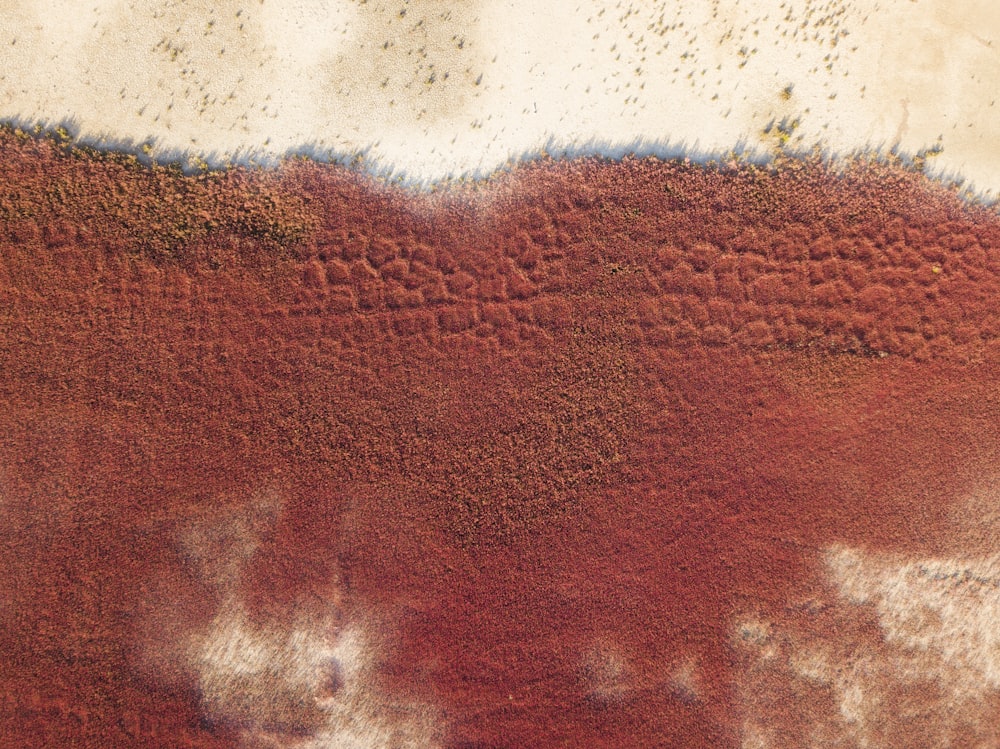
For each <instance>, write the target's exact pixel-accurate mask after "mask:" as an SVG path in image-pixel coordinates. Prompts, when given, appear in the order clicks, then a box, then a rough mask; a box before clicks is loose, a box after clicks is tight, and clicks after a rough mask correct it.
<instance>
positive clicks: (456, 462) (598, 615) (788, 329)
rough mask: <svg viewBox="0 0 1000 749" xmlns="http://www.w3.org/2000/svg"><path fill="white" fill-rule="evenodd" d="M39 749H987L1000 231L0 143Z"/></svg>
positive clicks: (11, 687) (854, 168)
mask: <svg viewBox="0 0 1000 749" xmlns="http://www.w3.org/2000/svg"><path fill="white" fill-rule="evenodd" d="M0 155H2V158H0V399H2V404H3V408H0V744H2V745H3V746H4V747H56V746H58V747H64V746H65V747H74V746H78V747H135V746H143V747H165V748H166V747H171V748H172V747H308V748H309V749H327V748H332V747H338V748H339V747H351V748H352V749H353V748H354V747H385V748H387V749H388V748H390V747H392V748H395V747H420V748H421V749H422V748H424V747H452V748H454V749H459V748H460V747H461V748H462V749H474V748H475V749H486V748H487V747H492V748H498V747H510V748H512V749H513V748H519V747H556V746H567V747H609V748H610V747H614V748H619V747H633V746H634V747H660V746H662V747H692V748H694V747H746V748H747V749H749V748H751V747H753V748H757V747H762V748H763V747H782V748H784V747H807V746H816V747H855V746H890V745H891V746H893V747H928V746H955V747H991V746H996V745H997V744H998V742H1000V720H998V718H997V716H998V715H1000V692H998V689H1000V658H998V656H997V653H998V652H1000V631H998V630H997V628H996V625H995V623H996V621H997V618H998V616H1000V555H998V552H997V548H998V546H997V539H998V537H1000V511H998V509H997V508H998V506H1000V505H998V501H997V500H998V498H1000V476H998V473H1000V472H998V471H997V466H998V461H997V457H998V456H997V452H998V448H1000V419H998V416H1000V390H998V381H1000V369H998V368H997V360H998V359H1000V308H998V305H997V300H998V299H1000V296H998V291H1000V275H998V274H1000V219H998V217H997V214H996V213H995V211H993V210H991V209H986V208H983V207H974V206H969V205H966V204H963V203H962V202H961V201H960V200H959V199H958V197H956V195H955V194H954V193H952V192H949V191H948V190H947V189H945V188H944V187H941V186H940V185H938V184H935V183H932V182H929V181H928V180H926V179H925V178H924V177H923V176H922V175H921V174H919V173H918V172H915V171H907V170H904V169H902V168H900V167H897V166H892V165H886V164H884V163H882V164H875V163H865V162H863V161H859V162H854V163H851V164H847V165H843V166H842V167H840V168H839V169H837V170H835V169H833V168H831V167H830V166H828V165H824V164H822V163H820V162H809V161H802V160H795V161H792V160H784V161H778V162H776V163H775V164H773V165H772V166H770V167H759V166H752V165H750V164H746V163H733V164H727V165H707V166H705V165H697V164H688V163H683V162H676V163H666V162H661V161H656V160H625V161H622V162H617V163H612V162H609V161H600V160H596V159H590V160H578V161H572V162H556V161H542V162H538V163H534V164H527V165H523V166H519V167H517V168H516V169H514V170H512V171H510V172H505V173H501V174H498V175H496V176H495V177H494V178H492V179H491V180H489V181H487V182H483V183H479V184H467V185H453V186H451V187H448V188H446V189H442V190H440V191H438V192H436V193H431V194H419V195H418V194H408V193H405V192H403V191H400V190H397V189H395V188H389V187H385V186H381V185H378V184H376V183H374V182H372V181H371V180H369V179H368V178H367V177H364V176H362V175H361V174H359V173H356V172H352V171H349V170H347V169H345V168H342V167H335V166H324V165H318V164H315V163H311V162H305V161H297V162H288V163H286V164H284V165H283V166H282V167H281V168H279V169H277V170H275V171H268V172H264V171H260V172H253V171H244V170H233V171H228V172H218V173H207V174H202V175H198V176H183V175H182V174H181V173H180V172H179V171H177V170H171V169H169V168H165V167H152V168H148V167H142V166H140V165H139V164H137V163H135V161H134V160H131V159H129V158H127V157H123V156H114V155H99V154H96V153H90V152H86V151H84V150H80V149H76V148H74V147H73V146H71V145H70V144H68V143H65V142H60V141H59V140H58V139H57V138H49V139H33V138H29V137H27V136H24V135H19V134H17V133H14V132H11V131H4V132H3V133H0Z"/></svg>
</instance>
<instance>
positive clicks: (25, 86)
mask: <svg viewBox="0 0 1000 749" xmlns="http://www.w3.org/2000/svg"><path fill="white" fill-rule="evenodd" d="M998 39H1000V11H997V10H996V8H995V7H993V5H992V4H990V3H988V2H985V1H983V2H978V1H977V0H965V1H964V2H961V3H946V2H944V1H943V0H936V1H935V2H920V3H916V2H908V1H907V0H883V1H881V2H874V1H873V0H865V1H860V2H839V1H838V2H830V3H823V4H821V3H818V2H810V1H806V2H803V1H801V0H798V1H795V2H779V0H759V1H758V2H754V3H747V2H736V1H735V0H725V1H720V2H715V3H694V4H685V5H676V4H672V3H662V2H661V3H654V4H639V5H633V6H628V5H625V4H622V3H617V4H613V3H611V2H600V1H595V2H585V3H583V4H580V3H570V2H556V3H549V4H545V6H544V7H542V6H539V5H538V4H537V3H532V2H528V1H527V0H519V1H517V0H515V1H513V2H498V1H495V2H480V3H476V4H465V5H463V6H462V8H461V9H458V8H455V7H453V6H451V5H449V4H445V3H439V2H432V1H431V0H413V1H412V2H411V1H410V0H400V2H398V3H387V2H381V1H378V2H347V1H346V0H340V1H339V2H336V3H327V2H320V0H309V1H307V0H298V1H297V2H289V3H284V4H277V3H274V2H271V0H267V1H266V2H264V1H263V0H258V1H248V2H243V1H242V0H225V2H221V3H219V2H189V3H184V4H183V5H179V4H177V3H173V2H165V1H164V0H136V1H135V2H127V3H126V2H123V1H122V0H100V1H95V2H89V3H85V4H80V3H70V2H55V1H53V2H29V1H28V0H19V1H18V2H13V3H7V4H5V7H4V9H3V10H0V71H2V72H0V116H2V117H7V118H20V119H23V120H25V121H30V122H34V121H40V120H41V121H46V122H57V121H60V120H64V119H68V120H72V121H73V122H75V123H76V125H77V126H78V128H79V130H80V132H81V133H82V134H83V135H85V136H88V137H105V138H106V139H110V140H112V141H114V140H125V141H129V140H131V141H134V142H137V143H141V142H143V141H145V140H147V139H149V140H150V142H152V143H154V144H155V149H156V151H157V152H158V153H159V154H161V155H166V154H168V153H169V152H171V151H173V150H176V149H182V150H188V151H192V152H195V153H198V154H201V155H205V156H213V155H214V156H215V157H216V158H219V159H224V157H227V156H231V155H234V154H235V155H241V154H242V155H245V154H246V153H247V152H249V151H252V152H255V153H257V154H258V156H260V157H261V158H263V157H265V156H268V155H270V156H274V155H280V154H283V153H286V152H287V151H289V150H295V149H305V150H307V151H309V152H311V153H314V154H316V155H320V156H331V155H338V154H340V155H343V154H354V153H364V154H365V155H366V157H367V158H368V159H369V161H370V164H371V168H373V169H376V170H386V169H388V170H393V171H395V172H397V173H400V174H406V175H409V176H410V177H412V178H415V179H420V180H428V179H436V178H440V177H443V176H445V175H453V174H458V173H465V172H482V171H489V170H492V169H493V168H495V167H497V166H498V165H502V164H503V163H504V162H505V161H507V160H508V159H510V158H516V157H519V156H521V155H522V154H525V153H527V152H532V151H537V150H538V149H540V148H543V147H545V146H546V145H547V146H548V148H549V149H550V150H553V151H559V150H561V149H562V148H564V147H572V148H576V149H580V148H583V149H591V150H592V149H595V148H596V149H599V150H602V151H604V152H608V153H616V152H618V151H619V150H621V149H625V150H632V149H634V148H637V147H638V148H640V149H644V150H651V151H655V152H659V153H674V152H678V151H685V152H692V151H693V152H725V151H728V150H729V149H732V148H745V149H749V150H754V149H756V150H759V151H764V152H766V151H768V150H772V149H774V148H775V147H776V146H778V145H785V146H793V147H797V148H808V147H811V146H812V145H814V144H821V145H822V146H823V147H825V148H828V149H830V150H832V151H835V152H847V151H851V150H854V149H859V148H865V147H869V146H875V147H881V148H884V149H890V148H898V149H900V150H902V151H904V152H908V153H911V154H916V153H918V152H922V151H925V150H927V149H930V150H931V152H932V153H935V154H936V155H935V156H934V157H933V164H934V167H933V168H934V169H935V170H937V171H939V172H947V173H955V174H961V175H962V176H963V177H965V178H966V179H968V180H970V181H972V182H974V183H975V186H976V187H977V188H979V189H982V190H995V189H996V188H998V187H1000V155H997V153H996V149H994V148H992V145H991V144H993V143H995V142H996V139H997V136H998V135H1000V133H998V128H1000V125H997V124H996V123H997V122H998V120H997V118H996V117H995V116H993V112H994V109H993V108H994V104H995V101H996V99H997V98H998V97H997V84H996V81H997V80H1000V75H998V73H1000V69H998V67H1000V60H998V57H997V54H996V44H997V40H998ZM782 122H784V126H782V127H781V128H778V127H777V125H778V124H779V123H782ZM769 126H770V127H769Z"/></svg>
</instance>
